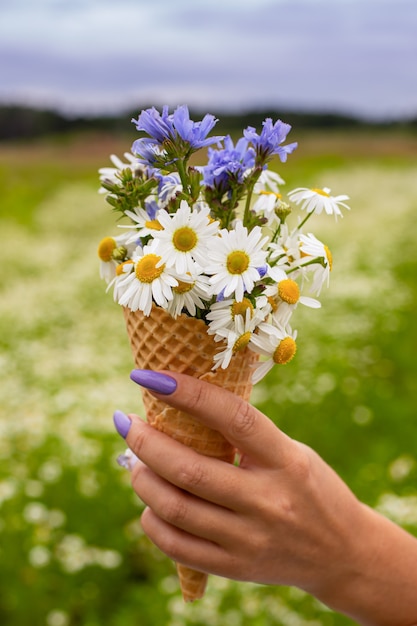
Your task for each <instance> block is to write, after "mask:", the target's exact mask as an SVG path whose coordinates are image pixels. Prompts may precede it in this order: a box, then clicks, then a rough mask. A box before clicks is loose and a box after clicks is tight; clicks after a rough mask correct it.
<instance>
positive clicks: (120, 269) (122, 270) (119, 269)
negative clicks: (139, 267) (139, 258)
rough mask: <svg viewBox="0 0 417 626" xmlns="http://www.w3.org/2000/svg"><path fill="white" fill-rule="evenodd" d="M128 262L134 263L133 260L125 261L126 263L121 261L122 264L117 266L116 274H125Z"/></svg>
mask: <svg viewBox="0 0 417 626" xmlns="http://www.w3.org/2000/svg"><path fill="white" fill-rule="evenodd" d="M128 264H129V265H132V264H133V261H125V262H124V263H120V265H118V266H117V267H116V275H117V276H121V275H122V274H124V267H125V265H128Z"/></svg>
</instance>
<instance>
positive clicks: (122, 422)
mask: <svg viewBox="0 0 417 626" xmlns="http://www.w3.org/2000/svg"><path fill="white" fill-rule="evenodd" d="M113 421H114V425H115V427H116V430H117V432H118V433H119V435H121V436H122V437H123V439H126V437H127V433H128V432H129V429H130V427H131V425H132V420H131V419H130V417H128V416H127V415H126V414H125V413H123V411H115V412H114V415H113Z"/></svg>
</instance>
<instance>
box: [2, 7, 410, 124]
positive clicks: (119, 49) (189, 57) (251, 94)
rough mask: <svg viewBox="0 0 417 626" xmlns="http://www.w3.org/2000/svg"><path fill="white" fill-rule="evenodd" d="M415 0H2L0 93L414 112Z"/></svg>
mask: <svg viewBox="0 0 417 626" xmlns="http://www.w3.org/2000/svg"><path fill="white" fill-rule="evenodd" d="M416 33H417V0H0V103H20V104H28V105H32V106H33V105H34V106H41V107H47V108H53V109H58V110H60V111H62V112H65V113H69V114H71V115H96V114H112V113H118V112H120V111H123V110H129V111H131V110H132V109H133V110H134V109H135V107H137V108H138V111H139V110H140V109H141V108H143V106H149V105H155V106H161V105H162V104H168V105H169V106H170V107H174V106H175V105H177V104H188V105H189V106H190V107H191V108H193V109H198V110H201V111H203V112H212V111H214V112H216V113H219V112H220V111H225V112H231V111H249V110H255V109H265V108H271V107H272V108H278V109H282V110H283V109H285V110H293V111H294V110H295V111H314V112H335V113H342V114H347V115H353V116H355V117H361V118H364V119H377V120H387V119H398V118H402V117H416V116H417V34H416Z"/></svg>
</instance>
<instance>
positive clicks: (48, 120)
mask: <svg viewBox="0 0 417 626" xmlns="http://www.w3.org/2000/svg"><path fill="white" fill-rule="evenodd" d="M146 106H147V105H145V106H142V107H138V108H137V109H136V110H135V111H127V112H123V113H118V114H115V115H111V116H110V115H109V116H105V115H103V116H95V117H87V116H85V117H83V116H79V117H72V116H67V115H64V114H62V113H59V112H57V111H54V110H49V109H39V108H32V107H26V106H17V105H3V106H0V141H9V140H19V139H33V138H37V137H42V136H46V135H54V134H65V133H71V132H83V131H103V132H107V133H114V134H125V133H129V132H130V131H131V125H130V119H131V118H132V117H137V116H138V113H139V111H140V110H141V109H142V108H146ZM210 112H211V113H213V114H214V115H216V117H218V118H219V122H218V124H217V126H216V133H219V134H226V133H230V134H233V133H234V132H236V133H239V134H240V133H241V131H242V129H243V128H245V127H246V126H255V127H256V128H260V127H261V124H262V121H263V120H264V119H265V118H266V117H271V118H272V119H273V120H276V119H282V120H283V121H285V122H287V123H289V124H291V125H292V126H294V127H296V128H297V129H313V128H316V129H322V130H337V129H340V130H349V129H354V128H360V127H364V126H367V127H372V128H373V127H376V128H401V129H405V130H408V131H410V132H412V131H414V132H415V131H416V130H417V116H416V117H415V118H412V119H406V120H394V121H386V122H381V121H379V122H373V121H368V120H366V121H365V120H362V119H359V118H356V117H354V116H348V115H342V114H338V113H327V112H323V113H321V112H317V113H315V112H313V113H311V112H298V111H297V112H296V111H287V110H280V109H265V110H256V111H247V112H236V113H230V112H227V113H222V112H215V111H210ZM190 115H191V117H192V119H195V120H197V119H200V118H201V116H202V115H204V112H203V113H202V112H201V111H190Z"/></svg>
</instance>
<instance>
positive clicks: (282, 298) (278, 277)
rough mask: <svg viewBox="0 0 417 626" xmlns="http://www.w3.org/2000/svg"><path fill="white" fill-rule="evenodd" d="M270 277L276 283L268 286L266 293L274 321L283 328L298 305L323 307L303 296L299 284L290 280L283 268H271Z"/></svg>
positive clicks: (314, 307) (315, 307)
mask: <svg viewBox="0 0 417 626" xmlns="http://www.w3.org/2000/svg"><path fill="white" fill-rule="evenodd" d="M268 275H269V276H270V277H271V278H272V279H273V280H274V281H275V284H274V285H268V286H267V287H266V289H265V292H264V293H265V295H266V296H267V298H268V301H269V303H270V305H271V308H272V317H273V318H274V321H276V322H278V323H279V324H281V325H282V326H286V325H287V324H288V322H289V321H290V318H291V315H292V314H293V312H294V310H295V308H296V307H297V305H298V303H300V304H303V305H304V306H308V307H310V308H312V309H319V308H320V307H321V304H320V302H319V301H318V300H315V299H314V298H309V297H308V296H302V295H301V293H300V287H299V285H298V283H297V282H296V281H295V280H293V279H292V278H289V277H288V276H287V274H286V273H285V272H284V270H282V269H281V268H279V267H272V268H269V271H268Z"/></svg>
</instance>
